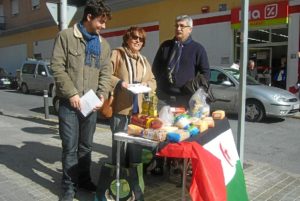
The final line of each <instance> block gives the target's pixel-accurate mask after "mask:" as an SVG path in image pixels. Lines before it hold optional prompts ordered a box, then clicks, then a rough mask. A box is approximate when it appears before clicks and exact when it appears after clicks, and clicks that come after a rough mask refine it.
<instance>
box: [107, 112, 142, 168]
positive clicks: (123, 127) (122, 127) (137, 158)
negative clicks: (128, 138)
mask: <svg viewBox="0 0 300 201" xmlns="http://www.w3.org/2000/svg"><path fill="white" fill-rule="evenodd" d="M129 123H130V116H127V115H120V114H114V115H113V116H112V118H111V119H110V129H111V131H112V156H111V157H112V164H116V153H117V141H116V140H115V139H114V133H117V132H127V130H128V124H129ZM120 158H121V164H122V165H125V166H128V165H129V164H130V163H141V162H142V146H141V145H138V144H132V143H127V146H126V148H125V143H122V144H121V153H120ZM124 163H125V164H124Z"/></svg>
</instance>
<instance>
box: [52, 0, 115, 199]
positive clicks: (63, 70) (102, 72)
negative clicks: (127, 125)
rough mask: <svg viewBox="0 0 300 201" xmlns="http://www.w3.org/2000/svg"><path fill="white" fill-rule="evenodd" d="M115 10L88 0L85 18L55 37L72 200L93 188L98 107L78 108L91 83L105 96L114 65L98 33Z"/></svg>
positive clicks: (65, 178)
mask: <svg viewBox="0 0 300 201" xmlns="http://www.w3.org/2000/svg"><path fill="white" fill-rule="evenodd" d="M110 18H111V11H110V8H108V7H107V6H106V5H104V4H103V2H102V0H88V1H87V3H86V6H85V8H84V14H83V17H82V20H81V21H80V22H79V23H76V24H75V25H74V26H73V27H72V28H68V29H66V30H63V31H61V32H60V33H59V34H58V35H57V37H56V40H55V44H54V49H53V55H52V59H51V68H52V70H53V76H54V78H55V84H56V94H57V96H58V97H59V103H60V106H59V112H58V118H59V134H60V138H61V140H62V167H63V175H62V191H63V192H62V196H61V199H60V200H62V201H71V200H73V198H74V196H75V193H76V191H77V188H78V187H79V188H82V189H85V190H88V191H95V190H96V186H95V185H94V184H93V183H92V181H91V176H90V166H91V152H92V142H93V135H94V132H95V129H96V120H97V112H96V111H97V110H99V109H100V105H99V106H96V107H95V108H94V112H92V113H91V114H90V115H88V116H87V117H83V116H82V115H81V113H80V97H81V96H82V95H84V94H85V93H86V92H88V91H89V90H90V89H92V90H94V92H96V94H97V96H98V97H99V98H100V100H101V101H104V97H107V94H108V90H109V87H110V82H111V73H112V67H111V62H110V53H111V51H110V47H109V44H108V43H107V42H106V40H104V39H103V38H102V37H101V36H100V35H99V34H100V31H101V30H102V29H104V28H105V26H106V22H107V20H109V19H110Z"/></svg>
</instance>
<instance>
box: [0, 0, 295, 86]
mask: <svg viewBox="0 0 300 201" xmlns="http://www.w3.org/2000/svg"><path fill="white" fill-rule="evenodd" d="M16 2H19V6H16V5H15V4H16ZM121 2H123V4H122V5H121ZM107 3H108V4H110V6H111V8H112V10H113V19H112V20H111V21H110V22H109V23H108V25H107V27H108V29H106V30H104V32H103V33H102V36H103V37H105V38H107V40H108V41H109V43H110V44H111V46H112V48H115V47H117V46H120V45H121V43H122V35H123V33H124V30H126V29H127V28H128V27H129V26H131V25H139V26H143V27H144V28H145V30H146V31H147V41H146V46H145V48H144V49H143V53H144V54H145V55H146V56H147V57H148V58H149V60H150V61H153V58H154V56H155V54H156V51H157V49H158V47H159V44H160V43H161V42H162V41H164V40H166V39H169V38H172V37H173V35H174V18H175V17H176V16H178V15H181V14H188V15H190V16H191V17H192V18H193V20H194V28H193V33H192V37H193V39H194V40H196V41H198V42H200V43H201V44H202V45H203V46H204V47H205V48H206V50H207V52H208V57H209V62H210V64H211V65H213V66H230V65H231V64H232V63H233V61H234V60H236V59H239V58H240V7H241V4H240V3H241V1H239V0H224V1H222V3H219V2H217V1H210V0H201V1H199V0H161V1H159V0H140V1H136V0H131V1H129V0H128V1H120V0H111V1H107ZM16 8H18V9H16ZM16 10H18V12H17V11H16ZM1 13H2V16H5V18H4V19H5V29H4V30H2V31H1V30H0V66H3V67H5V68H6V70H7V71H8V72H12V73H14V72H15V70H16V69H18V68H19V67H20V65H21V63H22V62H23V61H24V60H25V59H26V58H27V57H37V58H42V59H49V58H50V57H51V51H52V47H53V42H54V38H55V36H56V34H57V32H58V31H59V30H58V26H57V25H56V24H55V23H54V21H53V19H52V17H51V15H50V13H49V11H48V10H47V8H46V1H45V0H0V16H1ZM16 13H17V14H16ZM26 13H27V14H26ZM81 15H82V10H81V9H79V10H78V12H77V14H76V15H75V17H74V18H73V20H72V22H71V24H70V26H72V24H74V23H75V22H76V21H78V20H80V17H81ZM0 19H1V17H0ZM23 20H24V21H23ZM299 24H300V0H290V1H274V0H252V1H251V2H250V8H249V40H248V43H249V45H248V46H249V52H248V57H249V58H251V59H254V60H255V61H256V64H257V67H258V69H259V72H260V74H261V81H262V82H265V83H266V84H273V82H274V74H275V73H276V71H277V70H278V68H279V66H280V61H281V59H282V58H283V57H285V58H286V61H287V81H286V82H287V83H286V86H287V88H288V87H289V86H291V85H294V84H295V83H296V81H297V79H298V76H299V65H300V64H299V46H300V45H299V43H300V40H299V38H300V30H299V29H300V26H299ZM0 29H1V21H0Z"/></svg>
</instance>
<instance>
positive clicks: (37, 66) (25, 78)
mask: <svg viewBox="0 0 300 201" xmlns="http://www.w3.org/2000/svg"><path fill="white" fill-rule="evenodd" d="M53 87H54V78H53V76H52V71H51V69H50V63H49V62H46V61H41V60H35V59H29V60H26V61H25V62H24V63H23V65H22V67H21V71H20V89H21V91H22V92H23V93H29V92H30V91H43V90H48V92H49V96H51V95H52V91H53Z"/></svg>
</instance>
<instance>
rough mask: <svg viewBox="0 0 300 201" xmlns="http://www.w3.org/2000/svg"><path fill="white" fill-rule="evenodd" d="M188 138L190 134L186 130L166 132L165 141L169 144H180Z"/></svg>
mask: <svg viewBox="0 0 300 201" xmlns="http://www.w3.org/2000/svg"><path fill="white" fill-rule="evenodd" d="M189 137H190V133H189V131H187V130H183V129H178V130H177V131H173V132H168V134H167V139H168V141H170V142H181V141H183V140H185V139H187V138H189Z"/></svg>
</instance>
